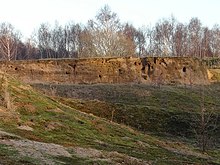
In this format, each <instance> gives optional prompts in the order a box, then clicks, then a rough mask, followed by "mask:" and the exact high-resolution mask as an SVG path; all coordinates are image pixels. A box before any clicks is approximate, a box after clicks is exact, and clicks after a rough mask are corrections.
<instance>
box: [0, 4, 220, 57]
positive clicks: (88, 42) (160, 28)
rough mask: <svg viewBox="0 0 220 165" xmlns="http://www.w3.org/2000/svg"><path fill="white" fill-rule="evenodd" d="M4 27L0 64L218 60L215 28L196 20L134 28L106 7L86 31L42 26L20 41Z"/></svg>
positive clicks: (68, 26) (83, 27)
mask: <svg viewBox="0 0 220 165" xmlns="http://www.w3.org/2000/svg"><path fill="white" fill-rule="evenodd" d="M21 36H22V34H21V33H20V32H18V31H17V30H16V29H15V28H14V27H13V26H12V25H11V24H10V23H1V24H0V59H1V60H8V61H10V60H26V59H45V58H89V57H125V56H134V57H144V56H171V57H187V56H189V57H199V58H203V57H220V26H219V25H214V26H213V28H211V29H210V28H208V27H206V26H203V25H202V23H201V21H200V20H199V19H198V18H191V20H190V21H189V23H185V24H184V23H181V22H178V21H177V19H175V17H174V16H171V17H170V18H166V19H161V20H159V21H158V22H157V23H156V24H155V25H154V26H152V27H151V26H147V27H142V28H135V27H134V26H133V25H132V24H129V23H121V22H120V19H119V17H118V15H117V14H116V13H114V12H112V11H111V9H110V7H109V6H107V5H106V6H104V7H103V8H101V9H100V10H99V12H98V13H97V15H96V16H95V18H94V19H91V20H89V21H88V23H87V24H86V25H83V24H79V23H73V22H71V23H68V24H66V25H60V24H59V23H58V22H56V23H55V25H53V26H51V25H50V24H48V23H42V24H41V25H40V26H39V28H38V29H37V30H36V32H35V33H34V35H33V36H32V37H30V38H29V39H28V40H26V41H22V39H21Z"/></svg>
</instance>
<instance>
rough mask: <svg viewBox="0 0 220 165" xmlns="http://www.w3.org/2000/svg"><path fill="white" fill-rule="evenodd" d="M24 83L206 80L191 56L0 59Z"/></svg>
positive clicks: (185, 81)
mask: <svg viewBox="0 0 220 165" xmlns="http://www.w3.org/2000/svg"><path fill="white" fill-rule="evenodd" d="M0 69H1V70H3V71H6V72H7V73H8V74H9V75H11V76H14V77H17V78H19V79H20V80H22V81H25V82H27V83H51V84H96V83H144V84H201V83H205V84H208V83H209V80H208V75H207V69H206V66H204V65H203V64H202V62H201V61H200V60H198V59H192V58H159V57H147V58H98V59H62V60H37V61H36V60H35V61H13V62H8V63H5V62H0Z"/></svg>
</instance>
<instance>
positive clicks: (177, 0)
mask: <svg viewBox="0 0 220 165" xmlns="http://www.w3.org/2000/svg"><path fill="white" fill-rule="evenodd" d="M106 4H107V5H109V7H110V8H111V10H112V11H113V12H115V13H117V14H118V17H119V18H120V20H121V22H129V23H131V24H133V25H134V26H135V27H142V26H148V25H150V26H153V25H154V24H155V23H156V22H157V21H158V20H160V19H163V18H169V17H170V16H171V15H173V16H174V17H175V18H176V19H177V20H178V21H179V22H182V23H187V22H189V20H190V19H191V18H192V17H198V18H199V19H200V20H201V22H202V23H203V25H204V26H208V27H210V28H211V27H212V26H213V25H214V24H220V9H219V7H220V0H0V23H1V22H9V23H11V24H12V25H13V26H14V27H15V29H17V30H19V31H20V32H21V33H22V34H23V37H26V38H27V37H29V36H30V35H31V34H32V33H33V32H34V30H36V29H37V28H38V27H39V25H40V24H41V23H45V22H48V23H50V24H54V23H55V21H58V22H59V23H60V24H61V25H64V24H66V23H68V22H71V21H72V22H75V23H82V24H86V23H87V21H88V20H89V19H93V18H95V15H96V14H97V12H98V11H99V10H100V9H101V8H102V7H104V5H106Z"/></svg>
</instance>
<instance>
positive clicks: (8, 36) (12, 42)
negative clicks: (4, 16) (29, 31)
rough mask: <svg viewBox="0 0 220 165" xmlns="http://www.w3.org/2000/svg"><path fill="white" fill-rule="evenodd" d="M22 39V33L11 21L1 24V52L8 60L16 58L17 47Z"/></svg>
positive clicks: (3, 57)
mask: <svg viewBox="0 0 220 165" xmlns="http://www.w3.org/2000/svg"><path fill="white" fill-rule="evenodd" d="M19 40H20V33H19V32H17V31H15V30H14V27H13V26H12V25H11V24H9V23H2V24H1V25H0V54H1V58H2V59H4V60H7V61H10V60H15V59H16V55H17V47H18V43H19Z"/></svg>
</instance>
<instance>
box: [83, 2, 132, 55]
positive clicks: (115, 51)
mask: <svg viewBox="0 0 220 165" xmlns="http://www.w3.org/2000/svg"><path fill="white" fill-rule="evenodd" d="M84 34H85V33H84ZM84 36H85V35H84ZM84 38H85V37H84ZM86 39H87V41H88V42H91V46H92V47H91V48H90V49H93V50H92V52H93V54H94V56H98V57H108V56H126V55H131V54H134V51H133V52H130V51H131V47H132V44H133V43H132V41H131V40H129V38H126V36H125V35H124V34H123V27H122V25H121V24H120V21H119V18H118V16H117V14H116V13H114V12H112V11H111V10H110V8H109V7H108V6H107V5H106V6H104V8H102V9H101V10H100V11H99V13H98V14H97V15H96V20H95V21H94V20H89V22H88V26H87V29H86ZM88 39H89V40H88ZM84 43H85V41H84ZM87 45H88V44H87Z"/></svg>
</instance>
